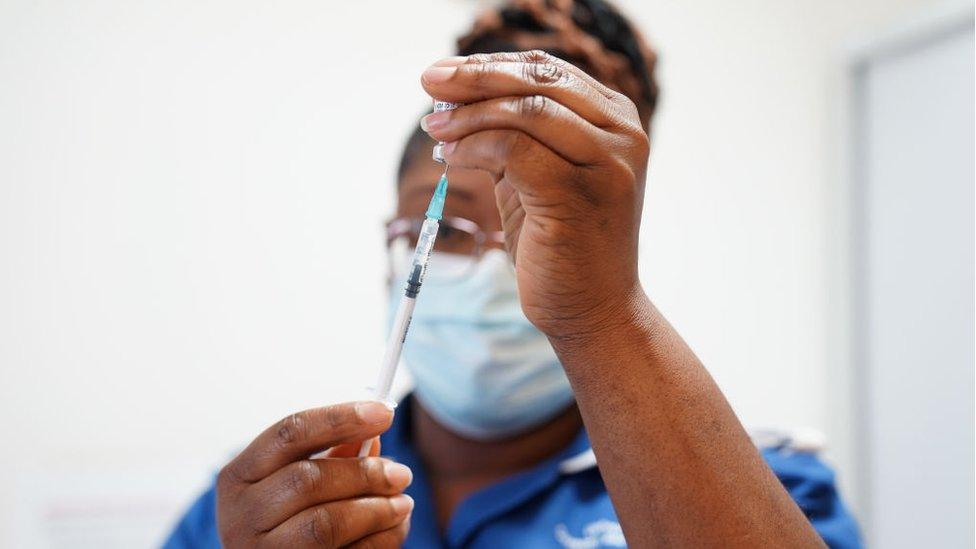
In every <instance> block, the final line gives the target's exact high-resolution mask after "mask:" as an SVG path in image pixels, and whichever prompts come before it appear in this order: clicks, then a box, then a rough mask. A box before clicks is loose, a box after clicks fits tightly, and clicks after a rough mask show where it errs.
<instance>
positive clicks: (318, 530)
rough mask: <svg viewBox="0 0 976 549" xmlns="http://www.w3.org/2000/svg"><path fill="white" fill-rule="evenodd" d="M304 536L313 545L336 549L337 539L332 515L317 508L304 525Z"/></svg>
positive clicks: (326, 510)
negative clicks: (334, 548)
mask: <svg viewBox="0 0 976 549" xmlns="http://www.w3.org/2000/svg"><path fill="white" fill-rule="evenodd" d="M304 534H305V537H306V538H307V539H308V541H311V542H312V543H314V544H315V545H321V546H324V547H336V540H338V539H339V537H338V530H337V526H336V521H335V517H334V515H333V513H331V512H329V510H328V509H326V508H324V507H319V508H317V509H316V510H315V512H314V513H312V516H311V518H310V519H309V521H308V523H307V524H306V526H305V529H304Z"/></svg>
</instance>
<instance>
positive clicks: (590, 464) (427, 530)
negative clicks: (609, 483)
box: [381, 395, 596, 547]
mask: <svg viewBox="0 0 976 549" xmlns="http://www.w3.org/2000/svg"><path fill="white" fill-rule="evenodd" d="M412 401H413V399H412V398H410V396H409V395H408V396H407V397H406V398H404V399H403V400H402V401H401V402H400V404H399V406H398V407H397V413H396V414H395V416H394V419H393V425H392V426H391V427H390V429H389V430H387V432H386V433H384V434H383V435H382V436H381V441H382V452H383V454H384V455H388V456H390V457H392V458H393V459H395V460H397V461H399V462H401V463H403V464H404V465H407V466H408V467H410V468H411V469H412V470H413V471H414V482H413V484H411V485H410V486H409V487H408V488H407V493H408V494H410V495H411V496H413V497H414V499H415V500H416V506H415V507H414V513H413V527H412V528H411V531H410V540H409V541H411V542H412V543H411V544H409V545H410V546H411V547H413V546H417V547H440V546H442V544H443V543H444V542H446V543H447V546H449V547H463V546H465V545H466V544H467V543H468V542H469V541H470V539H471V537H472V536H473V535H475V533H476V532H477V531H478V530H479V529H480V528H481V527H483V526H484V525H486V524H488V523H490V522H491V521H492V520H493V519H495V518H497V517H499V516H501V515H502V514H505V513H508V512H511V511H514V510H516V509H518V508H520V507H521V506H523V505H525V504H526V503H528V502H529V501H531V500H532V499H533V498H534V497H536V496H537V495H539V494H541V493H543V492H544V491H546V490H547V489H549V488H551V487H553V486H555V485H557V484H558V483H560V482H561V481H562V480H563V479H568V477H571V476H574V475H577V474H582V473H583V472H585V471H590V470H593V469H595V468H596V459H595V458H594V456H593V451H592V449H590V439H589V437H588V436H587V434H586V430H585V429H582V428H581V429H580V431H579V433H578V434H577V435H576V437H575V438H574V439H573V441H572V442H571V443H570V444H569V446H567V447H566V448H564V449H563V450H562V451H560V452H559V453H557V454H556V455H555V456H553V457H551V458H549V459H547V460H545V461H543V462H542V463H540V464H538V465H536V466H534V467H532V468H530V469H528V470H526V471H523V472H521V473H518V474H515V475H512V476H510V477H508V478H505V479H502V480H501V481H499V482H497V483H495V484H493V485H490V486H488V487H486V488H483V489H481V490H479V491H477V492H475V493H474V494H471V495H470V496H469V497H468V498H467V499H465V500H464V501H463V502H461V503H460V504H459V505H458V507H457V509H455V512H454V515H453V516H452V517H451V520H450V523H449V524H448V526H447V529H446V531H445V532H444V535H443V537H441V535H440V530H439V528H438V526H437V520H436V517H435V516H434V511H433V507H432V504H431V502H432V501H433V500H432V494H431V492H430V487H429V486H428V485H427V481H426V474H425V473H424V470H423V463H422V462H421V461H420V457H419V456H418V455H417V453H416V452H415V451H414V449H413V445H412V441H411V439H410V425H411V414H412V407H413V404H412Z"/></svg>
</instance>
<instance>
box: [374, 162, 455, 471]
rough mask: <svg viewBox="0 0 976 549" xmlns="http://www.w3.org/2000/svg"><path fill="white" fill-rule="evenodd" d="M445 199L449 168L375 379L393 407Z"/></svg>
mask: <svg viewBox="0 0 976 549" xmlns="http://www.w3.org/2000/svg"><path fill="white" fill-rule="evenodd" d="M445 198H447V170H444V175H442V176H441V179H440V181H438V182H437V188H435V189H434V196H432V197H431V199H430V205H429V206H428V207H427V214H426V216H425V219H424V223H423V225H421V227H420V237H419V238H418V239H417V247H416V248H415V249H414V252H413V261H411V262H410V274H409V275H408V276H407V286H406V288H404V292H403V297H401V298H400V304H399V305H398V306H397V310H396V316H394V317H393V327H392V328H391V329H390V336H389V339H387V340H386V353H385V354H384V355H383V364H382V366H381V367H380V374H379V377H378V378H377V380H376V388H375V395H374V396H375V397H376V399H377V400H379V401H380V402H385V403H387V404H389V405H391V406H392V405H393V404H394V403H393V401H392V400H390V390H391V389H392V388H393V376H394V375H395V374H396V368H397V364H398V363H399V362H400V353H401V351H403V342H404V340H405V339H406V338H407V329H408V328H409V327H410V318H411V317H412V316H413V308H414V305H416V304H417V294H419V293H420V285H421V284H423V283H424V275H425V274H427V261H428V260H429V259H430V252H431V250H433V249H434V241H435V240H436V239H437V230H438V228H439V226H440V220H441V217H442V216H443V213H444V199H445ZM372 447H373V439H369V440H366V441H364V442H363V445H362V446H361V447H360V448H359V457H366V456H368V455H369V451H370V449H371V448H372Z"/></svg>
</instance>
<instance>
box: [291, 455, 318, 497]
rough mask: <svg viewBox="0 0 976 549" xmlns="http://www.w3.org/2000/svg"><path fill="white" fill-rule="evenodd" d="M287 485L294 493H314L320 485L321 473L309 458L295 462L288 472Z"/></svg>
mask: <svg viewBox="0 0 976 549" xmlns="http://www.w3.org/2000/svg"><path fill="white" fill-rule="evenodd" d="M288 485H289V488H290V489H291V491H292V493H294V494H310V493H316V492H318V490H319V488H321V486H322V473H321V471H320V470H319V468H318V466H316V465H315V464H314V463H312V462H311V461H309V460H302V461H299V462H296V463H295V465H294V466H293V467H292V468H291V471H290V472H289V474H288Z"/></svg>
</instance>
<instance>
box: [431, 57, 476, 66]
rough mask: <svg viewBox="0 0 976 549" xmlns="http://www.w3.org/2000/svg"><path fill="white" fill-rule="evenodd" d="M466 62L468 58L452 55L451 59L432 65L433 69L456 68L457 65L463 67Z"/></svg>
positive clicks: (447, 58)
mask: <svg viewBox="0 0 976 549" xmlns="http://www.w3.org/2000/svg"><path fill="white" fill-rule="evenodd" d="M467 62H468V57H467V56H466V55H454V56H452V57H445V58H444V59H441V60H440V61H438V62H436V63H434V64H433V65H432V66H434V67H456V66H458V65H463V64H465V63H467Z"/></svg>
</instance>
